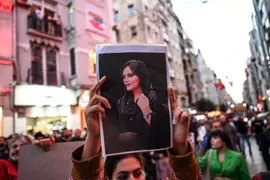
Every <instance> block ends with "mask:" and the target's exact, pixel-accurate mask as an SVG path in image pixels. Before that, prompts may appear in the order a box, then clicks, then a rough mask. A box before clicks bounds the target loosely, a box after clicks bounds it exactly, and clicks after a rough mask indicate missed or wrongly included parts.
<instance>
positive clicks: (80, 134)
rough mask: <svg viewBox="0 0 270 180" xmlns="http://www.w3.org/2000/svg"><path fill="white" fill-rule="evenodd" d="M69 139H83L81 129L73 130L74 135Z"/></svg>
mask: <svg viewBox="0 0 270 180" xmlns="http://www.w3.org/2000/svg"><path fill="white" fill-rule="evenodd" d="M71 141H83V138H82V131H81V130H80V129H76V130H75V135H74V137H73V138H72V139H71Z"/></svg>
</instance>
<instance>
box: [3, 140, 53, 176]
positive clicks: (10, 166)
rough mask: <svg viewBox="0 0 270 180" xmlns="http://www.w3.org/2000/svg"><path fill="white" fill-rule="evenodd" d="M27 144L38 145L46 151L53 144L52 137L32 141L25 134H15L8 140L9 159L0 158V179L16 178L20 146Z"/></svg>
mask: <svg viewBox="0 0 270 180" xmlns="http://www.w3.org/2000/svg"><path fill="white" fill-rule="evenodd" d="M27 144H36V145H39V146H40V147H41V148H42V149H44V150H46V151H48V150H50V149H51V148H52V146H53V144H54V139H53V138H50V139H43V140H40V141H36V142H35V143H34V141H33V139H31V138H30V137H28V136H25V135H16V136H13V137H12V138H11V139H10V142H9V150H10V151H9V159H7V160H5V159H0V179H1V180H17V179H18V164H19V154H20V150H21V147H22V146H23V145H27Z"/></svg>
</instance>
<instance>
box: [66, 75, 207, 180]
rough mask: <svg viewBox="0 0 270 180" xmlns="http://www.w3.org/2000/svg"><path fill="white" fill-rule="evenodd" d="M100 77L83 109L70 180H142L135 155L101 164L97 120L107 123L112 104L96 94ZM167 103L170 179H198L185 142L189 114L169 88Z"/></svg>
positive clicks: (142, 173)
mask: <svg viewBox="0 0 270 180" xmlns="http://www.w3.org/2000/svg"><path fill="white" fill-rule="evenodd" d="M105 81H106V77H103V78H102V79H101V80H100V81H99V82H98V83H97V84H96V85H95V86H93V87H92V89H91V90H90V97H89V102H88V105H87V107H86V108H85V120H86V125H87V137H86V139H85V143H84V144H83V145H81V146H80V147H78V148H76V149H75V150H74V151H73V152H72V163H73V167H72V173H71V176H70V179H71V180H80V179H89V180H128V179H133V180H145V179H146V176H145V173H144V169H143V168H144V167H143V161H142V158H141V157H140V155H138V154H124V155H118V156H108V157H107V158H106V160H105V165H104V166H103V164H102V154H101V137H100V124H99V123H100V121H99V117H100V116H101V117H102V121H104V122H105V121H106V120H107V119H106V115H105V111H106V109H111V105H110V103H109V101H108V99H106V98H105V97H103V96H101V95H99V94H98V93H97V92H99V91H100V88H101V86H102V85H103V84H104V83H105ZM169 97H170V103H171V107H172V110H173V115H174V117H175V118H174V121H173V147H172V148H171V149H169V150H168V151H167V153H168V158H169V163H170V166H171V167H172V169H173V174H172V176H171V180H179V179H188V180H201V179H202V177H201V173H200V168H199V166H198V163H197V161H196V159H195V157H194V153H193V151H192V148H191V146H190V144H189V143H188V134H189V114H188V113H187V112H183V111H182V110H181V109H180V108H179V106H178V104H177V100H176V96H175V94H174V91H173V89H172V88H169Z"/></svg>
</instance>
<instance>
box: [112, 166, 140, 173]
mask: <svg viewBox="0 0 270 180" xmlns="http://www.w3.org/2000/svg"><path fill="white" fill-rule="evenodd" d="M139 170H142V168H140V167H139V168H137V169H135V170H132V171H131V172H135V171H139ZM129 173H130V172H129V171H120V172H119V173H117V175H119V174H129Z"/></svg>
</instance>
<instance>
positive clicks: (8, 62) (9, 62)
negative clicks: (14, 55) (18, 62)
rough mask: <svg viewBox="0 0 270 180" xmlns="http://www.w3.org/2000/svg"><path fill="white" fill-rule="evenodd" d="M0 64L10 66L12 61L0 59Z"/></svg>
mask: <svg viewBox="0 0 270 180" xmlns="http://www.w3.org/2000/svg"><path fill="white" fill-rule="evenodd" d="M0 64H3V65H12V64H13V61H7V60H1V59H0Z"/></svg>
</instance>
